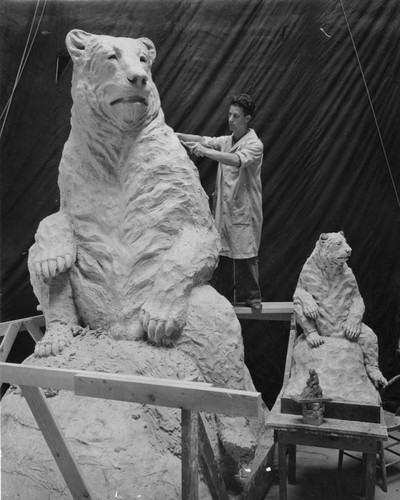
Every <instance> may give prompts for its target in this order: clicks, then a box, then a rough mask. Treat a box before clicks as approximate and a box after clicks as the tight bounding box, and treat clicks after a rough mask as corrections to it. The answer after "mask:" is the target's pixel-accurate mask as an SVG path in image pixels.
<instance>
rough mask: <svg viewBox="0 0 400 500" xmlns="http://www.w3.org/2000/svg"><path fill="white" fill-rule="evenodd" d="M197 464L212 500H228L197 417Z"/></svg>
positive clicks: (201, 421)
mask: <svg viewBox="0 0 400 500" xmlns="http://www.w3.org/2000/svg"><path fill="white" fill-rule="evenodd" d="M198 423H199V462H200V467H201V471H202V473H203V479H204V481H205V483H206V485H207V486H208V489H209V490H210V494H211V497H212V499H213V500H229V495H228V492H227V490H226V487H225V483H224V481H223V479H222V477H221V475H220V474H219V467H218V463H217V460H216V458H215V455H214V452H213V449H212V446H211V443H210V439H209V437H208V434H207V429H206V426H205V424H204V420H203V417H202V416H201V415H199V422H198Z"/></svg>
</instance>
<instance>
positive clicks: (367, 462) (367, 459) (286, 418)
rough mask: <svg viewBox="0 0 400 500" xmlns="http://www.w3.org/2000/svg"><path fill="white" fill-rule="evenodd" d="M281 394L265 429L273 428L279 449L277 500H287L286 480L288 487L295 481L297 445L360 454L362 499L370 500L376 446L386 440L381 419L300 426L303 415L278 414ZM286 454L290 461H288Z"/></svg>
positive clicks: (328, 421)
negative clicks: (363, 496)
mask: <svg viewBox="0 0 400 500" xmlns="http://www.w3.org/2000/svg"><path fill="white" fill-rule="evenodd" d="M281 394H282V393H281ZM281 394H280V395H279V397H278V399H277V401H276V403H275V405H274V407H273V409H272V410H271V412H270V414H269V416H268V418H267V427H270V428H272V429H274V431H275V439H276V441H277V444H278V449H279V461H278V470H279V498H280V500H287V482H288V480H289V483H291V484H293V483H294V482H295V481H296V446H297V445H304V446H317V447H321V448H334V449H337V450H352V451H358V452H361V453H362V454H363V465H364V477H363V489H364V493H365V499H366V500H373V499H374V497H375V476H376V454H377V451H378V443H379V442H382V441H385V440H386V439H387V431H386V426H385V425H384V421H383V418H382V419H381V423H378V424H373V423H369V422H358V421H349V420H339V419H334V418H329V419H325V420H324V422H323V424H322V425H320V426H314V425H308V424H303V418H302V416H299V415H290V414H286V413H281ZM287 455H288V456H289V460H287ZM287 462H289V464H288V463H287ZM288 465H289V467H288Z"/></svg>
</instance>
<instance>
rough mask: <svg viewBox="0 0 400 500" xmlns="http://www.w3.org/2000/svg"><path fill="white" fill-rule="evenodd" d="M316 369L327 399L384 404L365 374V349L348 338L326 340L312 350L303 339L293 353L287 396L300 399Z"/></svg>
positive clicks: (285, 395)
mask: <svg viewBox="0 0 400 500" xmlns="http://www.w3.org/2000/svg"><path fill="white" fill-rule="evenodd" d="M310 368H313V369H314V370H315V371H316V372H317V373H318V376H319V383H320V385H321V387H322V390H323V393H324V397H325V398H332V399H333V400H335V401H345V402H351V403H363V404H371V405H379V404H380V396H379V393H378V391H377V390H376V388H375V386H374V384H373V383H372V382H371V380H370V378H369V377H368V375H367V372H366V371H365V366H364V359H363V353H362V350H361V347H360V345H359V344H357V343H356V342H351V341H350V340H347V339H345V338H331V337H324V343H323V344H322V345H321V346H319V347H314V348H311V347H309V346H308V345H307V343H306V341H305V339H304V336H303V335H302V336H300V337H299V338H298V340H297V343H296V345H295V348H294V350H293V365H292V370H291V375H290V379H289V382H288V385H287V387H286V389H285V392H284V394H283V396H284V397H288V398H289V397H293V396H300V394H301V393H302V391H303V389H304V386H305V384H306V382H307V379H308V377H309V369H310Z"/></svg>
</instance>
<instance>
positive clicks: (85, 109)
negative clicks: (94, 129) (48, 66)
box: [66, 30, 160, 128]
mask: <svg viewBox="0 0 400 500" xmlns="http://www.w3.org/2000/svg"><path fill="white" fill-rule="evenodd" d="M66 45H67V49H68V52H69V54H70V56H71V58H72V61H73V63H74V73H73V79H72V98H73V102H74V106H75V112H76V113H78V114H80V115H82V118H83V120H85V119H87V118H90V117H92V118H94V119H95V120H97V121H98V120H107V121H111V122H112V123H115V124H116V125H117V126H118V127H119V128H126V127H129V128H141V127H142V126H143V125H144V124H147V123H149V122H150V121H151V120H152V119H154V118H155V116H157V114H158V112H159V109H160V98H159V95H158V91H157V88H156V86H155V84H154V82H153V80H152V77H151V71H150V68H151V65H152V63H153V61H154V59H155V57H156V50H155V47H154V44H153V42H151V40H149V39H148V38H138V39H133V38H116V37H112V36H107V35H93V34H90V33H86V32H85V31H82V30H72V31H70V32H69V33H68V35H67V37H66Z"/></svg>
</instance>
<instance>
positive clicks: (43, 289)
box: [29, 266, 79, 357]
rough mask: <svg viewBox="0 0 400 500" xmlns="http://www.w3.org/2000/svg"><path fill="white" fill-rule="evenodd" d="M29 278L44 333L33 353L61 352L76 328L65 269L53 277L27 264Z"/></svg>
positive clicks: (76, 317) (73, 306) (67, 275)
mask: <svg viewBox="0 0 400 500" xmlns="http://www.w3.org/2000/svg"><path fill="white" fill-rule="evenodd" d="M29 270H30V272H31V282H32V285H33V290H34V292H35V295H36V297H37V298H38V300H39V303H40V306H41V309H42V311H43V314H44V317H45V320H46V332H45V335H44V337H43V338H42V339H41V340H40V341H39V342H38V343H37V344H36V346H35V356H38V357H43V356H51V355H56V354H58V353H59V352H61V351H62V350H63V349H64V348H65V347H66V346H67V345H68V344H69V343H70V342H71V340H72V337H73V335H72V334H73V330H74V329H76V328H79V323H78V316H77V313H76V309H75V305H74V300H73V296H72V288H71V284H70V280H69V271H65V272H63V273H60V274H58V275H57V276H55V277H54V278H49V279H46V280H44V279H42V278H41V277H40V276H38V275H37V273H36V272H35V269H34V268H33V266H30V269H29Z"/></svg>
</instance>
